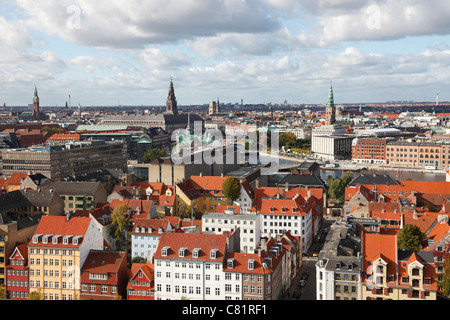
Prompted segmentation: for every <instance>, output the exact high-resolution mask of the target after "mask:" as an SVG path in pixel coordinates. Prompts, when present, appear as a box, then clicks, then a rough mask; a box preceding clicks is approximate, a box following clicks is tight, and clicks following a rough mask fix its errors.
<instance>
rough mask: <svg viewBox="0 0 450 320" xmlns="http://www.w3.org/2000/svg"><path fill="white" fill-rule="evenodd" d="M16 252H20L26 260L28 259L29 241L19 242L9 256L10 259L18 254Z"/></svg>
mask: <svg viewBox="0 0 450 320" xmlns="http://www.w3.org/2000/svg"><path fill="white" fill-rule="evenodd" d="M16 253H18V254H19V256H20V257H21V258H22V259H24V260H25V259H27V258H28V244H27V243H22V244H17V245H16V247H15V249H14V251H13V253H12V254H11V256H10V257H9V259H13V257H14V256H15V255H16Z"/></svg>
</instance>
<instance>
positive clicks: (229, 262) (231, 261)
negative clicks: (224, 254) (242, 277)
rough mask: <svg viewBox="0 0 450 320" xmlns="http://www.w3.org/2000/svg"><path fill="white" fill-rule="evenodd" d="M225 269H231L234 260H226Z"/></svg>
mask: <svg viewBox="0 0 450 320" xmlns="http://www.w3.org/2000/svg"><path fill="white" fill-rule="evenodd" d="M227 268H228V269H233V268H234V258H230V259H228V260H227Z"/></svg>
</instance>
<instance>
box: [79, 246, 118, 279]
mask: <svg viewBox="0 0 450 320" xmlns="http://www.w3.org/2000/svg"><path fill="white" fill-rule="evenodd" d="M126 259H127V253H126V252H119V251H97V250H91V251H90V253H89V255H88V256H87V258H86V261H85V262H84V264H83V267H82V268H81V277H80V281H81V282H82V283H93V284H94V283H97V284H109V285H114V284H116V285H117V284H118V273H119V271H120V268H121V266H122V265H123V263H124V260H125V261H126ZM125 263H126V262H125ZM91 273H95V274H106V275H107V276H108V279H107V280H103V279H98V280H95V279H90V278H89V274H91Z"/></svg>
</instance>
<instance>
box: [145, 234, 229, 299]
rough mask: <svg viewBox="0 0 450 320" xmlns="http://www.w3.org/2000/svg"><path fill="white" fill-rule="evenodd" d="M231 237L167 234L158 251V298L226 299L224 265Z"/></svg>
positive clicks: (155, 257) (156, 288)
mask: <svg viewBox="0 0 450 320" xmlns="http://www.w3.org/2000/svg"><path fill="white" fill-rule="evenodd" d="M231 237H233V235H232V236H231ZM231 237H230V238H228V237H227V236H226V235H211V234H192V233H191V234H188V233H166V234H163V235H162V236H161V239H160V243H159V246H158V249H157V251H156V253H155V255H154V266H155V299H162V300H180V299H189V300H223V299H224V297H225V295H224V293H225V288H224V273H223V266H224V260H225V254H226V251H227V246H228V244H229V243H230V242H233V241H234V240H233V239H231Z"/></svg>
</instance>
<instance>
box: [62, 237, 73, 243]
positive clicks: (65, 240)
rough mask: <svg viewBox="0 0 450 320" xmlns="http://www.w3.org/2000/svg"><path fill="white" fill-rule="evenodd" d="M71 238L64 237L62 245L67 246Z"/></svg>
mask: <svg viewBox="0 0 450 320" xmlns="http://www.w3.org/2000/svg"><path fill="white" fill-rule="evenodd" d="M72 237H73V236H71V235H69V236H65V237H64V238H63V244H69V241H70V239H72Z"/></svg>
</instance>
